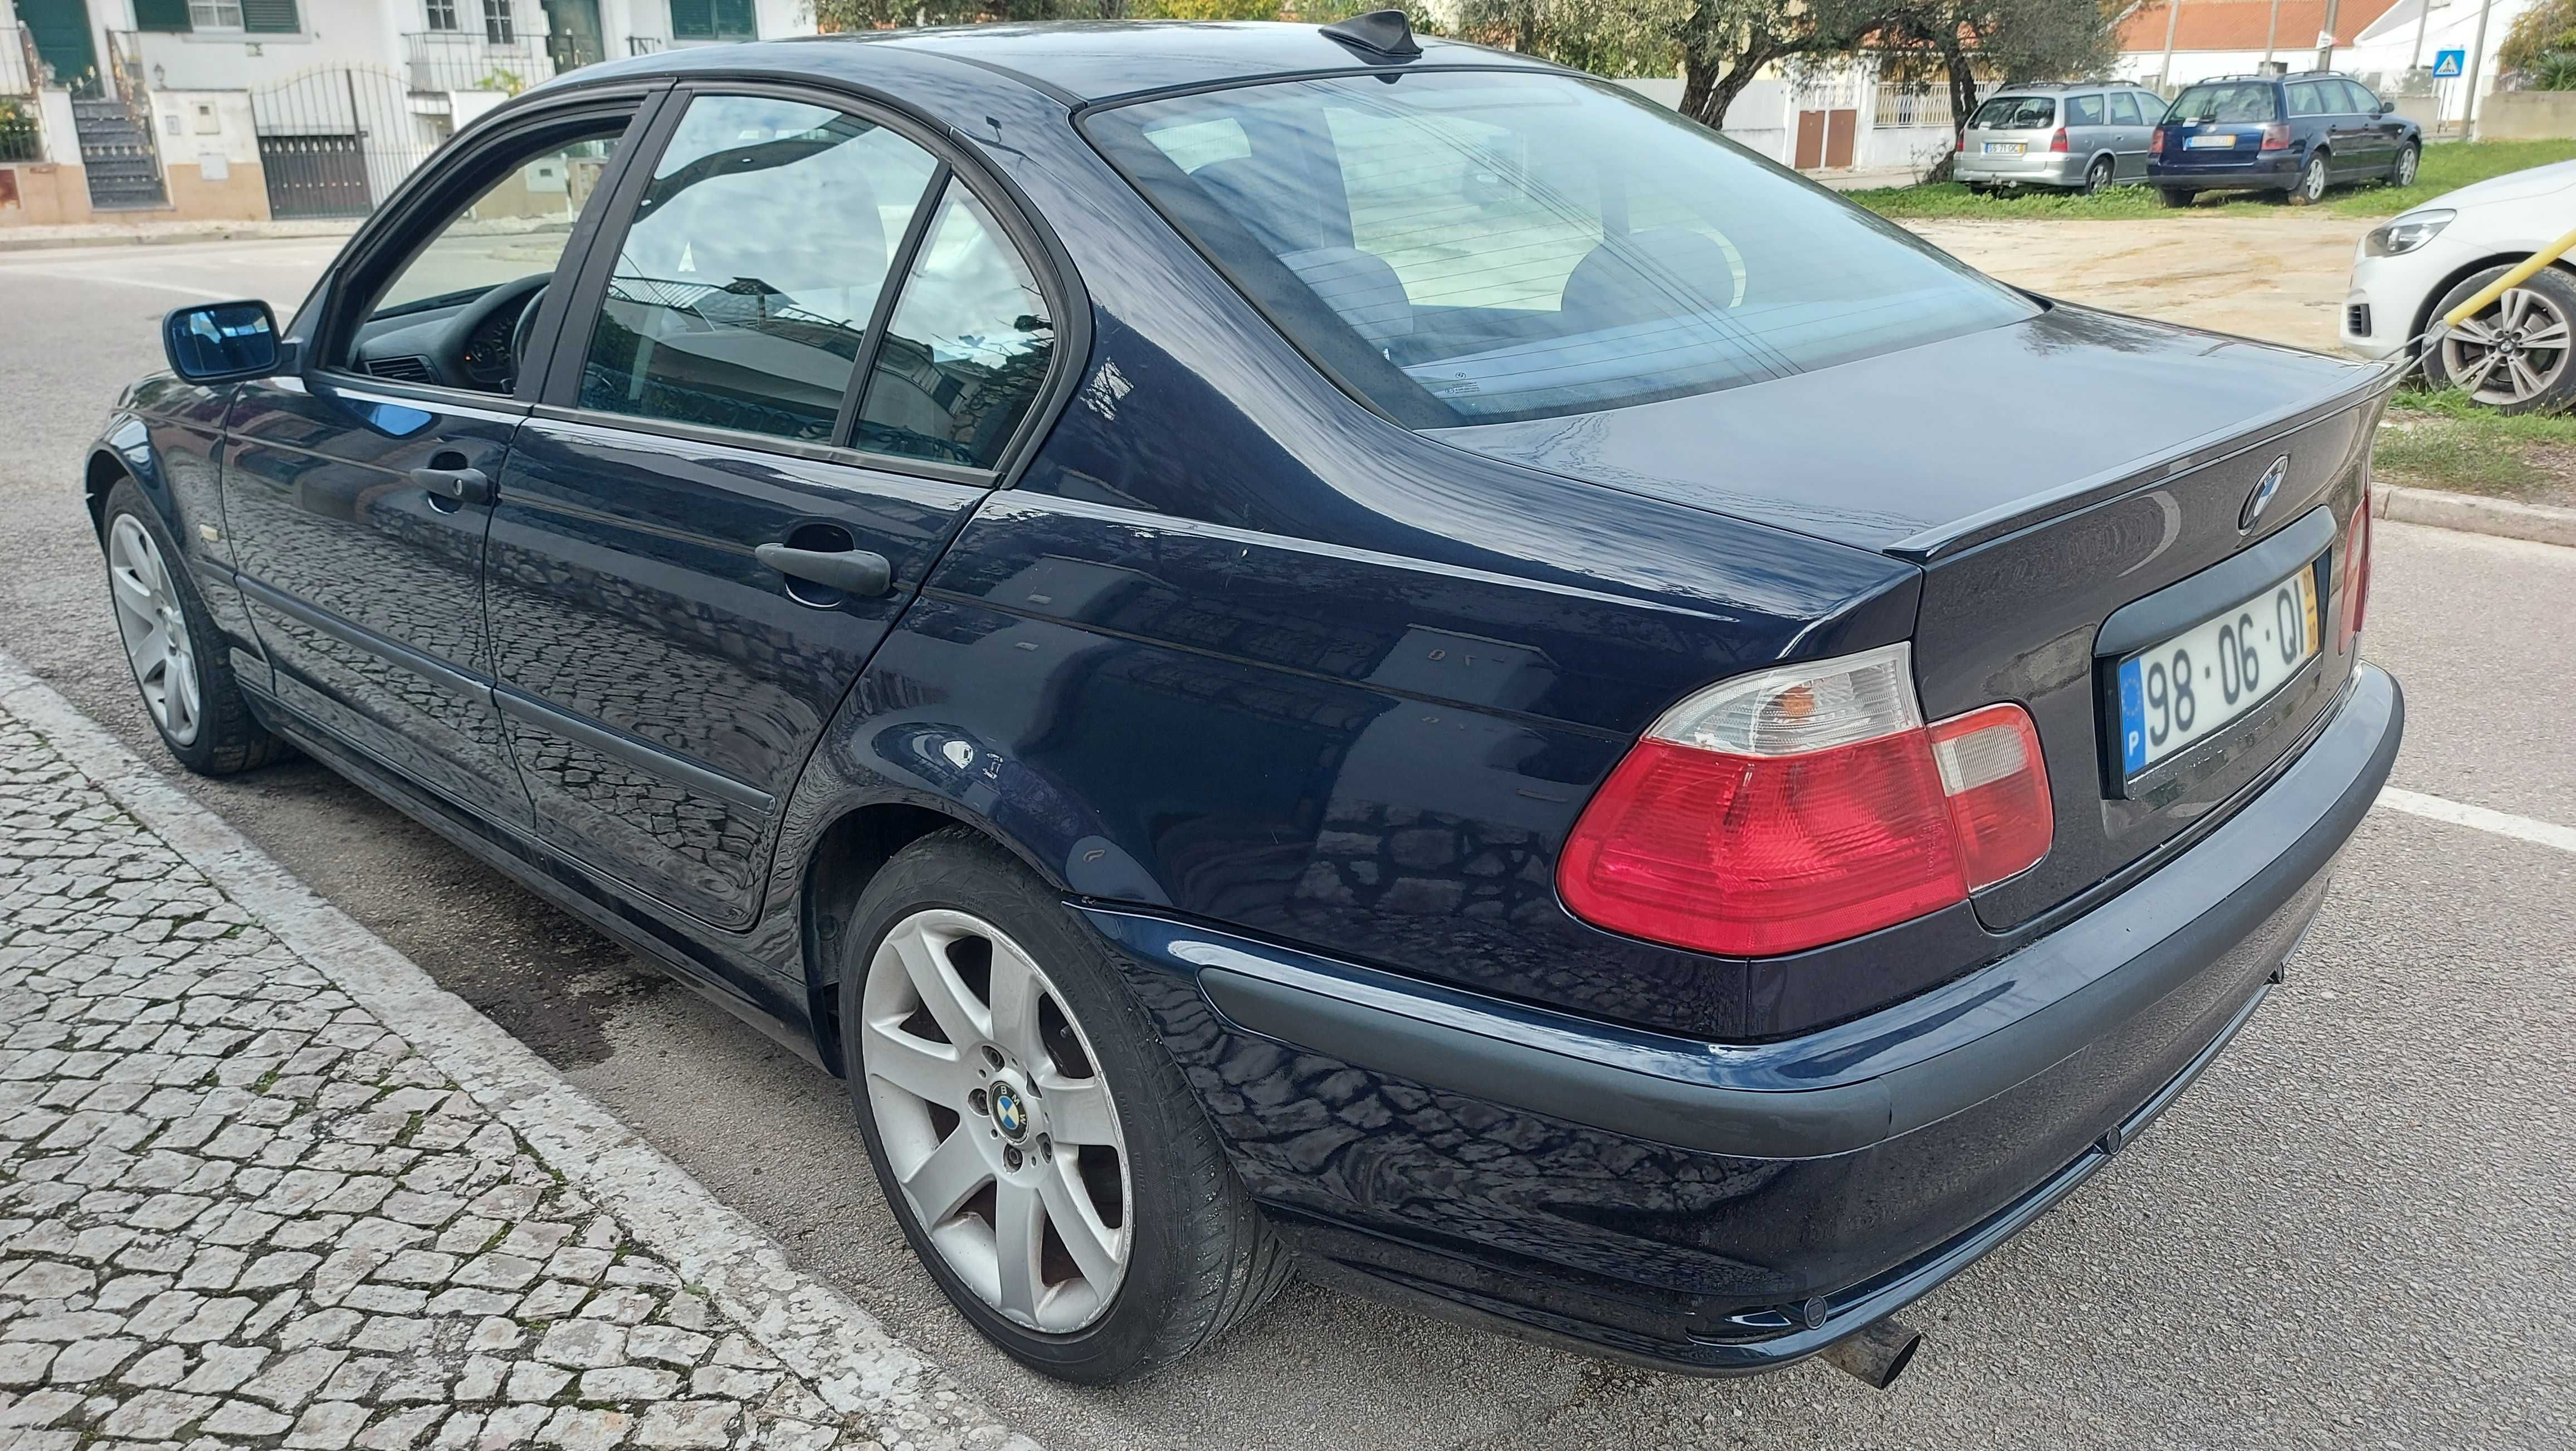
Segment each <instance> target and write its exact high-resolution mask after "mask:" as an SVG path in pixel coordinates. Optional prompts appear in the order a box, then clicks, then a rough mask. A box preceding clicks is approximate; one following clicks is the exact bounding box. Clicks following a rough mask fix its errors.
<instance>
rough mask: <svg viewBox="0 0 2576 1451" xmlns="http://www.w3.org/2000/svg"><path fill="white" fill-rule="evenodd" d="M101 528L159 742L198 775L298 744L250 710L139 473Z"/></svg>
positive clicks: (130, 655)
mask: <svg viewBox="0 0 2576 1451" xmlns="http://www.w3.org/2000/svg"><path fill="white" fill-rule="evenodd" d="M98 537H99V549H100V552H101V554H102V555H103V557H104V560H105V563H106V565H107V590H108V610H109V612H110V614H111V615H113V616H114V619H115V622H116V632H117V641H118V643H119V644H121V645H123V646H124V647H125V658H126V665H127V667H128V668H129V670H130V671H131V673H132V674H133V676H134V686H135V690H136V691H137V692H138V693H139V694H140V695H141V696H142V697H143V713H144V715H145V716H146V717H148V718H149V719H150V720H151V722H152V728H153V729H154V730H156V731H158V732H159V733H160V735H161V744H162V745H164V746H166V747H168V748H169V751H170V754H171V755H173V756H175V757H177V758H178V760H179V764H180V765H183V766H185V767H187V768H188V769H189V770H191V771H194V772H196V773H197V774H198V775H200V776H230V775H234V774H237V773H239V772H242V771H249V770H255V769H257V768H258V767H261V766H265V765H267V764H269V763H270V762H272V761H275V760H278V759H280V758H281V757H284V756H286V755H289V754H291V751H292V748H291V747H289V746H288V745H287V744H286V743H285V742H284V741H282V740H279V739H278V738H277V737H275V736H273V735H271V734H269V732H268V728H267V727H265V726H263V725H261V724H260V723H259V719H258V717H256V716H254V715H252V714H251V711H250V703H249V702H248V701H246V700H245V699H243V698H242V692H241V685H240V682H238V681H237V680H235V679H234V677H233V666H232V652H231V649H230V647H229V646H228V645H227V644H226V642H225V640H224V636H223V632H222V631H220V630H218V629H216V628H215V622H214V617H213V616H212V615H210V614H209V613H208V612H207V610H206V601H205V598H204V596H202V595H200V594H198V593H197V582H196V580H195V579H194V578H193V577H191V575H190V574H189V572H188V567H187V565H186V563H185V560H186V558H187V556H185V555H183V554H181V553H180V552H179V546H178V544H177V543H176V542H175V541H174V540H172V539H171V537H170V531H169V530H168V529H166V528H164V527H163V526H162V523H161V512H160V511H159V510H158V509H156V508H154V507H153V506H152V501H151V500H150V499H147V498H145V497H144V495H143V490H142V489H141V488H140V487H139V486H137V485H136V484H135V482H134V480H133V479H131V478H126V479H122V480H119V481H118V483H117V485H116V487H115V488H113V489H110V490H109V491H108V494H107V506H106V508H105V510H104V511H102V513H101V514H100V516H99V531H98Z"/></svg>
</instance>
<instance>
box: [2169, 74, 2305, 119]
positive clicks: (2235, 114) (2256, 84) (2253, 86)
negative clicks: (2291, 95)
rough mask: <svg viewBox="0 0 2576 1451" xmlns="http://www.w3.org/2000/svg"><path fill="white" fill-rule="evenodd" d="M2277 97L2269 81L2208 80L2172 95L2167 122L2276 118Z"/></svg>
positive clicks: (2279, 100)
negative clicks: (2179, 93) (2171, 106)
mask: <svg viewBox="0 0 2576 1451" xmlns="http://www.w3.org/2000/svg"><path fill="white" fill-rule="evenodd" d="M2280 119H2281V99H2280V96H2279V95H2278V94H2277V93H2276V92H2275V91H2274V89H2273V87H2272V83H2271V82H2269V81H2212V82H2204V83H2203V84H2200V85H2197V86H2192V87H2190V88H2189V89H2187V90H2185V91H2184V92H2183V93H2182V94H2181V95H2179V96H2176V97H2175V98H2174V103H2173V109H2172V110H2170V111H2167V112H2165V120H2166V121H2168V122H2173V121H2183V122H2189V123H2190V124H2192V125H2195V126H2198V125H2205V124H2207V123H2209V122H2213V121H2215V122H2220V123H2226V122H2236V123H2239V124H2242V123H2246V122H2260V121H2278V120H2280Z"/></svg>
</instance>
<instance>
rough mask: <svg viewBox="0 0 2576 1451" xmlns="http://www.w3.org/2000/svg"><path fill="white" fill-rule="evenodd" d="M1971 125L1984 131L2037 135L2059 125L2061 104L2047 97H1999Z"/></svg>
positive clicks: (1989, 102) (1985, 105)
mask: <svg viewBox="0 0 2576 1451" xmlns="http://www.w3.org/2000/svg"><path fill="white" fill-rule="evenodd" d="M1968 124H1969V125H1971V126H1974V127H1975V128H1977V129H1978V130H1980V131H2037V130H2039V129H2041V128H2042V127H2047V126H2054V125H2056V124H2057V103H2056V102H2055V101H2052V100H2050V99H2049V98H2048V97H2046V96H1997V97H1995V98H1994V99H1993V100H1991V101H1988V102H1986V103H1985V104H1984V105H1982V106H1979V107H1978V108H1977V117H1976V119H1975V120H1973V121H1970V122H1969V123H1968Z"/></svg>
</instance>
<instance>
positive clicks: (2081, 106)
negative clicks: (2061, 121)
mask: <svg viewBox="0 0 2576 1451" xmlns="http://www.w3.org/2000/svg"><path fill="white" fill-rule="evenodd" d="M2066 124H2067V125H2069V126H2099V125H2101V124H2102V98H2101V97H2100V96H2069V97H2067V98H2066Z"/></svg>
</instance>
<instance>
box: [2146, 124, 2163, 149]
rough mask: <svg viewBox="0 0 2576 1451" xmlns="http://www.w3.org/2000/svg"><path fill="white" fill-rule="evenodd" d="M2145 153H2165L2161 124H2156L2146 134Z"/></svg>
mask: <svg viewBox="0 0 2576 1451" xmlns="http://www.w3.org/2000/svg"><path fill="white" fill-rule="evenodd" d="M2147 154H2148V155H2149V156H2162V155H2164V154H2165V128H2163V127H2162V126H2158V127H2157V128H2156V129H2155V130H2154V131H2153V132H2152V133H2150V134H2149V135H2148V137H2147Z"/></svg>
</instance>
